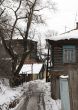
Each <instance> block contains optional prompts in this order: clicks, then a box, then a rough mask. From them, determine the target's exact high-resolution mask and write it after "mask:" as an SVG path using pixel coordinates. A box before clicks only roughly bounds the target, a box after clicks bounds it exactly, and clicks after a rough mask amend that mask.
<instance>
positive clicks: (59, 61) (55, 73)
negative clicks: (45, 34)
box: [46, 23, 78, 110]
mask: <svg viewBox="0 0 78 110" xmlns="http://www.w3.org/2000/svg"><path fill="white" fill-rule="evenodd" d="M46 41H47V45H48V56H49V58H48V60H49V59H51V60H50V63H51V64H52V65H50V67H48V73H47V78H48V77H49V76H51V77H50V78H51V90H52V94H51V95H52V97H53V98H54V99H57V98H60V90H59V76H60V75H68V76H69V91H70V103H71V106H72V107H71V110H77V109H78V23H77V28H76V29H73V30H71V31H68V32H65V33H63V34H61V35H58V36H54V37H52V38H51V37H50V38H48V39H47V40H46ZM49 51H50V52H49Z"/></svg>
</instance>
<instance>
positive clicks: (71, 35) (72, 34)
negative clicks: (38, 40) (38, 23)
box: [48, 29, 78, 41]
mask: <svg viewBox="0 0 78 110" xmlns="http://www.w3.org/2000/svg"><path fill="white" fill-rule="evenodd" d="M48 39H49V40H54V41H58V40H65V39H68V40H69V39H78V29H73V30H71V31H68V32H66V33H63V34H60V35H57V36H53V37H50V38H48Z"/></svg>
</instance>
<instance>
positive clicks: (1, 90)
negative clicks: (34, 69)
mask: <svg viewBox="0 0 78 110" xmlns="http://www.w3.org/2000/svg"><path fill="white" fill-rule="evenodd" d="M34 85H35V89H34ZM30 86H31V87H32V88H33V91H37V90H38V91H42V92H43V93H44V101H45V110H61V101H60V100H59V99H58V100H53V99H52V98H51V90H50V83H46V82H45V80H35V81H30V82H27V83H23V85H20V86H19V87H15V88H10V87H9V86H8V85H7V86H6V85H5V84H3V82H2V80H0V97H1V99H0V108H1V110H7V109H8V108H9V104H10V103H12V102H13V101H15V100H16V99H18V100H19V101H18V102H19V103H17V105H16V106H15V108H11V109H10V110H18V108H19V107H20V106H21V105H23V102H24V98H25V96H24V94H25V93H26V92H27V91H28V90H29V87H30Z"/></svg>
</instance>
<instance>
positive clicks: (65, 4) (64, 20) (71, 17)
mask: <svg viewBox="0 0 78 110" xmlns="http://www.w3.org/2000/svg"><path fill="white" fill-rule="evenodd" d="M54 1H55V2H56V7H57V11H56V12H55V13H53V12H52V14H51V15H50V16H49V19H48V20H47V23H48V27H49V29H53V30H56V31H58V32H59V33H62V32H65V30H66V31H67V30H70V29H72V28H75V26H76V25H75V22H76V21H77V19H78V0H54ZM65 27H67V28H65Z"/></svg>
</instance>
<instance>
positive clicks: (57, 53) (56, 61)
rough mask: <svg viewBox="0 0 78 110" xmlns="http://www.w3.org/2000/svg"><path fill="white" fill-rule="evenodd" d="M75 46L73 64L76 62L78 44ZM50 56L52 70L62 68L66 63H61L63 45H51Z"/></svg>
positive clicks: (77, 60) (77, 59)
mask: <svg viewBox="0 0 78 110" xmlns="http://www.w3.org/2000/svg"><path fill="white" fill-rule="evenodd" d="M75 47H76V62H75V63H74V64H77V63H78V46H77V45H75ZM51 57H52V63H53V67H52V70H64V66H65V65H66V64H64V63H63V46H58V47H57V46H52V47H51Z"/></svg>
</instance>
